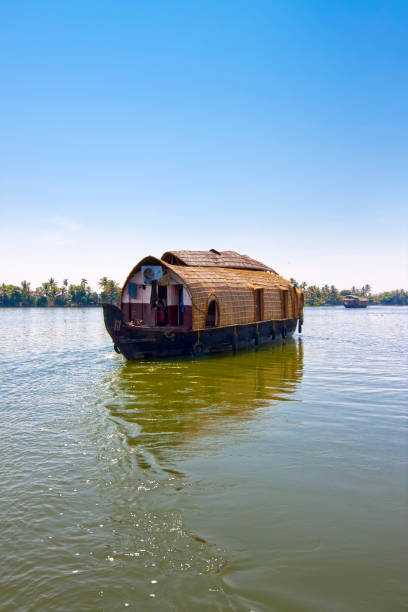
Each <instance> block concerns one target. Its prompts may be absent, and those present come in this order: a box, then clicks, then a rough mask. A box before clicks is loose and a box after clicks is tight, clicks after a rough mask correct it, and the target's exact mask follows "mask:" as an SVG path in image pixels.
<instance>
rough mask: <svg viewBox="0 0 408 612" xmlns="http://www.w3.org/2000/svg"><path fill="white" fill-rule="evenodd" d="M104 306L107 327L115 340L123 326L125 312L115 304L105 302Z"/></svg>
mask: <svg viewBox="0 0 408 612" xmlns="http://www.w3.org/2000/svg"><path fill="white" fill-rule="evenodd" d="M102 308H103V318H104V320H105V327H106V329H107V330H108V333H109V335H110V337H111V338H112V340H113V341H114V342H115V341H116V339H117V337H118V334H119V333H120V331H121V329H122V327H123V312H122V310H121V309H120V308H118V307H117V306H115V305H114V304H108V303H103V304H102Z"/></svg>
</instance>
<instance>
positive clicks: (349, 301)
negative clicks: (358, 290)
mask: <svg viewBox="0 0 408 612" xmlns="http://www.w3.org/2000/svg"><path fill="white" fill-rule="evenodd" d="M343 303H344V306H345V307H346V308H367V306H368V298H365V297H360V296H359V295H346V296H344V302H343Z"/></svg>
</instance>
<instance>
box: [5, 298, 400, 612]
mask: <svg viewBox="0 0 408 612" xmlns="http://www.w3.org/2000/svg"><path fill="white" fill-rule="evenodd" d="M407 316H408V308H398V307H372V308H369V309H367V310H365V311H358V310H355V311H353V310H350V311H348V310H345V309H344V308H330V309H323V308H315V309H306V312H305V325H304V333H303V334H302V340H301V341H300V340H299V339H298V337H296V339H295V340H294V341H293V342H288V343H287V344H284V345H281V346H277V347H275V348H273V349H271V348H265V347H263V348H260V349H259V350H251V351H248V352H244V353H239V354H237V355H235V356H234V355H220V356H211V357H206V358H204V359H201V360H195V361H192V360H190V359H184V358H183V359H178V360H166V361H162V362H154V361H150V362H139V363H138V362H134V363H126V362H124V360H123V358H122V356H119V355H116V354H115V353H114V352H113V350H112V345H111V342H110V339H109V337H108V335H107V333H106V332H105V330H104V328H103V323H102V312H101V310H99V309H95V310H93V309H89V310H86V309H78V310H66V309H61V310H58V309H48V310H41V309H26V310H24V309H7V310H6V309H3V310H0V377H1V408H0V426H1V437H0V470H1V472H0V475H1V478H0V534H1V536H0V537H1V548H0V555H1V572H0V608H1V610H2V612H3V611H6V610H7V611H8V610H13V611H14V610H19V611H20V612H22V611H37V610H41V611H44V610H46V611H47V610H52V611H64V612H65V611H66V610H70V611H81V612H85V611H112V610H122V609H124V610H125V609H129V610H138V611H140V610H143V611H145V610H146V611H149V610H157V611H161V610H166V611H167V610H186V611H194V610H226V611H227V610H236V611H245V610H247V611H249V610H254V611H263V610H268V611H270V610H272V611H273V610H277V611H291V612H293V611H316V610H318V611H319V610H321V611H327V610H330V611H335V612H336V611H343V610H344V611H354V610H356V611H357V610H364V611H365V610H367V611H370V612H372V611H377V610H378V611H399V610H405V609H406V603H407V599H408V581H407V570H406V565H407V564H406V561H407V549H408V545H407V531H406V526H407V523H406V518H407V517H406V514H407V502H408V486H407V463H408V450H407V438H406V434H407V393H406V391H407V371H406V365H407V364H406V349H407V346H408V330H407V321H408V318H407Z"/></svg>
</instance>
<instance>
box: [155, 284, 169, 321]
mask: <svg viewBox="0 0 408 612" xmlns="http://www.w3.org/2000/svg"><path fill="white" fill-rule="evenodd" d="M167 319H168V314H167V285H159V286H158V292H157V307H156V325H159V326H161V325H166V324H167Z"/></svg>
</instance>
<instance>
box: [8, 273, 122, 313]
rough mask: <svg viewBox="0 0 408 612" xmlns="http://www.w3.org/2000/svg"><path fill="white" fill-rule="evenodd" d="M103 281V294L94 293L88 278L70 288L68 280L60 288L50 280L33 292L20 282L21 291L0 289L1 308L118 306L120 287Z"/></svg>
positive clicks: (26, 283)
mask: <svg viewBox="0 0 408 612" xmlns="http://www.w3.org/2000/svg"><path fill="white" fill-rule="evenodd" d="M101 280H102V279H101ZM104 280H105V283H104V285H103V287H102V289H103V291H102V293H101V294H98V293H97V292H96V291H93V290H92V289H91V287H90V286H89V285H88V281H87V280H86V279H85V278H82V279H81V282H80V283H79V285H74V284H70V285H69V284H68V279H66V278H65V279H64V280H63V282H62V285H61V287H59V286H58V284H57V282H56V281H55V279H54V278H50V279H48V281H45V282H44V283H42V284H41V286H40V287H37V289H35V290H34V291H33V290H31V289H30V283H28V282H27V281H25V280H24V281H22V282H21V286H20V287H18V286H16V285H6V284H4V283H3V284H2V285H0V307H1V306H42V307H45V306H65V307H66V306H99V305H100V304H101V302H104V301H109V302H111V303H118V301H119V296H120V287H119V285H118V284H117V283H115V281H113V280H109V279H108V278H106V277H104ZM99 284H101V283H99Z"/></svg>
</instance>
